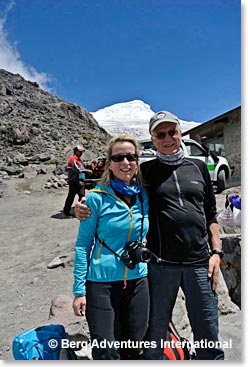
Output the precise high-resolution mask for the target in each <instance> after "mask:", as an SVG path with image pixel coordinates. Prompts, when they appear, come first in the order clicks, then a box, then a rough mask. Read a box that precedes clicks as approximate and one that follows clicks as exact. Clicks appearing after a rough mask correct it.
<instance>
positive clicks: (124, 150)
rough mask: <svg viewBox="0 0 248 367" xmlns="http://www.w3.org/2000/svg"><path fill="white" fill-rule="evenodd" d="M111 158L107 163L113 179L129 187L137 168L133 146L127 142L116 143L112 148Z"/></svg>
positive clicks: (136, 157)
mask: <svg viewBox="0 0 248 367" xmlns="http://www.w3.org/2000/svg"><path fill="white" fill-rule="evenodd" d="M124 156H125V157H124ZM111 157H113V158H112V159H110V161H109V169H110V170H111V171H112V172H113V175H114V177H115V178H117V179H118V180H121V181H123V182H124V183H125V184H126V185H130V184H131V181H132V178H133V176H134V175H135V173H136V171H137V166H138V156H137V155H136V152H135V146H134V145H133V144H132V143H130V142H128V141H125V142H117V143H115V144H114V145H113V147H112V156H111ZM122 158H123V159H122ZM114 160H115V161H114ZM116 160H118V162H116Z"/></svg>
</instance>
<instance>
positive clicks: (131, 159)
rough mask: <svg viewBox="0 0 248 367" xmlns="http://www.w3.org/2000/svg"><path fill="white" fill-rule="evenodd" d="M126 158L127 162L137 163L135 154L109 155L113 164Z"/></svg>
mask: <svg viewBox="0 0 248 367" xmlns="http://www.w3.org/2000/svg"><path fill="white" fill-rule="evenodd" d="M125 158H127V160H128V162H134V161H137V159H138V155H137V154H131V153H128V154H114V155H111V157H110V160H111V161H113V162H122V161H124V159H125Z"/></svg>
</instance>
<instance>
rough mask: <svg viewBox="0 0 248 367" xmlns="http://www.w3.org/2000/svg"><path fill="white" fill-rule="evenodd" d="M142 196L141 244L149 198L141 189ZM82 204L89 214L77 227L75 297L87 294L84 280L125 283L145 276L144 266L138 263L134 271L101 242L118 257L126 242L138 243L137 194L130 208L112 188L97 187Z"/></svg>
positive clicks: (140, 216) (140, 213)
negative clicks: (122, 281) (86, 207)
mask: <svg viewBox="0 0 248 367" xmlns="http://www.w3.org/2000/svg"><path fill="white" fill-rule="evenodd" d="M141 193H142V198H143V208H144V222H143V234H142V241H144V239H145V237H146V233H147V231H148V196H147V193H146V190H144V189H142V192H141ZM85 204H86V205H88V206H89V207H90V209H91V213H92V214H91V216H90V217H89V218H87V219H86V220H84V221H81V222H80V225H79V231H78V237H77V241H76V253H75V258H74V285H73V293H74V295H75V296H84V295H85V294H86V290H85V282H86V279H87V280H91V281H96V282H112V281H118V280H124V282H125V281H126V280H130V279H137V278H142V277H145V276H146V275H147V264H145V263H139V264H137V265H136V266H135V269H133V270H130V269H128V268H127V267H126V266H125V265H124V263H123V262H122V261H121V260H120V258H119V257H117V256H116V255H114V254H113V253H112V252H111V251H109V250H108V249H107V248H106V247H104V246H103V245H102V244H101V242H100V240H104V242H105V243H106V244H107V245H108V246H109V247H110V248H111V249H113V250H114V251H115V252H116V253H118V254H119V255H121V253H122V252H123V249H124V247H125V244H126V243H127V242H128V241H135V240H140V236H141V233H140V232H141V222H142V221H141V219H142V206H141V202H140V199H139V196H138V195H137V198H136V202H135V203H134V205H133V206H132V207H131V208H129V207H128V205H127V204H126V203H125V202H124V201H122V200H121V199H120V198H118V197H117V196H116V195H115V193H114V191H113V190H112V188H110V187H107V186H96V187H95V189H94V190H91V191H90V192H89V194H88V195H87V200H86V202H85ZM95 236H96V238H95ZM94 239H95V243H94ZM92 247H93V249H92ZM91 251H92V254H91Z"/></svg>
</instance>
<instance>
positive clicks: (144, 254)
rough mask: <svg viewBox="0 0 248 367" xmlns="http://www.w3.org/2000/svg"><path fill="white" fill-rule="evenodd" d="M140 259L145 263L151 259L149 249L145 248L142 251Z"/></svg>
mask: <svg viewBox="0 0 248 367" xmlns="http://www.w3.org/2000/svg"><path fill="white" fill-rule="evenodd" d="M140 259H141V261H142V262H143V263H148V262H149V261H151V252H150V251H149V250H148V249H146V248H143V249H142V253H141V254H140Z"/></svg>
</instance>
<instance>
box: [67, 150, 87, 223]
mask: <svg viewBox="0 0 248 367" xmlns="http://www.w3.org/2000/svg"><path fill="white" fill-rule="evenodd" d="M83 152H84V148H83V147H82V146H81V145H77V146H76V147H75V148H74V154H73V155H72V156H71V157H70V158H69V160H68V164H67V172H68V184H69V191H68V195H67V198H66V200H65V204H64V208H63V213H64V215H66V216H67V217H70V210H71V207H72V204H73V202H74V198H75V196H76V195H78V198H79V200H81V198H82V197H83V196H85V190H84V188H83V187H82V185H81V184H80V181H81V180H83V179H84V178H85V174H86V173H88V174H92V171H91V170H88V169H86V168H85V166H84V163H83V161H82V160H81V156H82V154H83Z"/></svg>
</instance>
